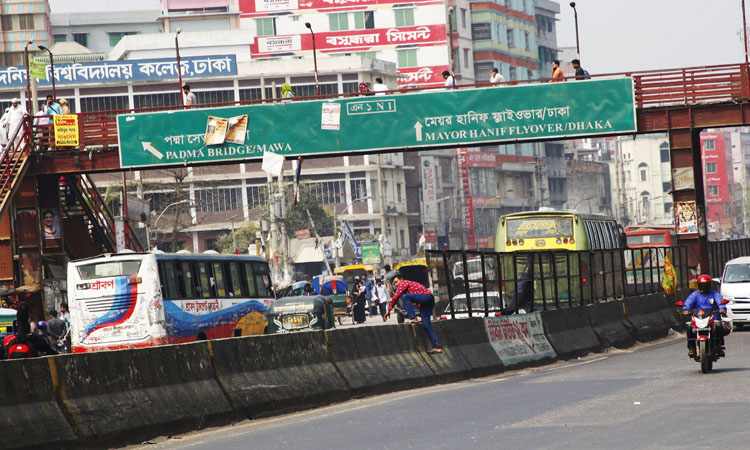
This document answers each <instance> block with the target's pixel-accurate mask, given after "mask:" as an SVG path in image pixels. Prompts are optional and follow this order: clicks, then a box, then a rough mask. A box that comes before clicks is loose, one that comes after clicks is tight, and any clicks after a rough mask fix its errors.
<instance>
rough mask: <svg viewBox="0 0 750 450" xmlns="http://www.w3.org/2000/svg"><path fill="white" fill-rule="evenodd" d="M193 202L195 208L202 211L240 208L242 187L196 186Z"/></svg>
mask: <svg viewBox="0 0 750 450" xmlns="http://www.w3.org/2000/svg"><path fill="white" fill-rule="evenodd" d="M195 204H196V207H197V210H198V211H200V212H204V213H213V212H220V211H235V210H238V209H242V189H241V188H239V187H227V188H205V189H203V188H196V189H195Z"/></svg>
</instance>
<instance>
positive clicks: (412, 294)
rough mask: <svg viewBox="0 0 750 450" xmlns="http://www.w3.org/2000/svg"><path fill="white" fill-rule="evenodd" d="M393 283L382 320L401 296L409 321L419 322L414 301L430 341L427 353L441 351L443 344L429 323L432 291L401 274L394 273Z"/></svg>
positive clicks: (432, 302) (433, 300) (432, 297)
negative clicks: (394, 290) (394, 289)
mask: <svg viewBox="0 0 750 450" xmlns="http://www.w3.org/2000/svg"><path fill="white" fill-rule="evenodd" d="M393 283H394V284H395V285H396V293H395V294H393V297H392V298H391V302H390V303H389V304H388V311H387V312H386V313H385V315H384V316H383V321H386V320H388V318H389V317H390V316H391V310H392V309H393V306H394V305H395V304H396V302H397V301H398V299H399V298H401V300H403V302H404V308H405V309H406V315H407V316H408V317H409V323H419V320H418V319H417V311H416V310H415V308H414V303H416V304H417V306H418V307H419V309H420V311H421V315H422V326H423V327H424V330H425V332H427V336H428V337H429V338H430V342H431V343H432V350H430V351H429V352H428V353H443V348H442V347H443V346H442V345H441V344H440V341H439V340H438V338H437V336H436V335H435V332H434V331H433V330H432V324H431V323H430V318H431V317H432V310H433V309H434V308H435V297H434V296H433V295H432V292H430V291H429V289H427V288H426V287H424V286H422V284H420V283H417V282H416V281H409V280H405V279H404V277H403V276H401V274H399V275H396V277H395V278H394V279H393Z"/></svg>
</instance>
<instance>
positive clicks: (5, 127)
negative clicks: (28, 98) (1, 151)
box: [0, 98, 26, 144]
mask: <svg viewBox="0 0 750 450" xmlns="http://www.w3.org/2000/svg"><path fill="white" fill-rule="evenodd" d="M25 115H26V108H24V107H23V105H21V101H20V100H18V98H14V99H13V100H12V101H11V104H10V106H9V107H8V109H6V110H5V114H4V115H3V117H2V118H0V124H2V128H0V133H1V134H2V136H3V139H0V141H5V143H6V144H7V143H8V142H10V138H11V137H12V136H11V135H12V134H13V132H14V131H15V130H16V127H17V126H18V125H19V124H20V123H21V121H22V120H23V117H24V116H25ZM21 135H23V131H19V132H18V134H16V139H15V142H18V140H19V139H20V138H21Z"/></svg>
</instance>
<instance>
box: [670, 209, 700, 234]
mask: <svg viewBox="0 0 750 450" xmlns="http://www.w3.org/2000/svg"><path fill="white" fill-rule="evenodd" d="M674 211H675V216H676V218H677V220H676V223H677V234H695V233H698V214H697V212H696V209H695V202H694V201H687V202H675V204H674Z"/></svg>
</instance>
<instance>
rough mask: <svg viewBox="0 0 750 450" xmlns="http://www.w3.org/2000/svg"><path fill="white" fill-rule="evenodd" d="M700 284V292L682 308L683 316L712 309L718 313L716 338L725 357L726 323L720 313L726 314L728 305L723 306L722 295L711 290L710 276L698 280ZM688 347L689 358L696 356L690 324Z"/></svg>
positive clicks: (693, 294)
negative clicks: (694, 310)
mask: <svg viewBox="0 0 750 450" xmlns="http://www.w3.org/2000/svg"><path fill="white" fill-rule="evenodd" d="M696 281H697V284H698V290H697V291H694V292H693V293H692V294H690V295H689V296H688V298H687V299H686V300H685V305H684V306H683V307H682V314H685V315H688V314H690V313H691V311H692V310H693V309H705V308H711V309H713V310H714V311H716V314H715V316H714V317H715V319H716V320H718V322H717V323H716V337H717V338H718V339H719V356H722V357H723V356H724V335H725V334H726V333H725V332H726V331H727V330H725V326H726V322H724V321H722V320H721V316H720V315H719V313H720V312H721V311H724V312H726V311H727V307H726V305H722V304H721V301H722V300H723V298H722V296H721V294H719V293H718V292H716V291H715V290H714V289H712V288H711V283H712V281H711V277H710V276H708V275H705V274H704V275H700V276H699V277H698V279H697V280H696ZM687 346H688V356H690V357H691V358H692V357H694V356H695V333H694V332H693V327H692V325H690V324H688V327H687Z"/></svg>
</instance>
